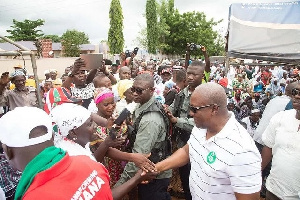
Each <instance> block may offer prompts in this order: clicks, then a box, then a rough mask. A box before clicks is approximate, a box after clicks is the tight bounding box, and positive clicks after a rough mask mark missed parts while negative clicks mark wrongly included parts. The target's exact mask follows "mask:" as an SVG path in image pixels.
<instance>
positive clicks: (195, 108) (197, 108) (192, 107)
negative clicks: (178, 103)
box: [189, 104, 217, 113]
mask: <svg viewBox="0 0 300 200" xmlns="http://www.w3.org/2000/svg"><path fill="white" fill-rule="evenodd" d="M211 106H217V104H208V105H206V106H199V107H194V106H191V105H189V109H190V111H192V112H193V113H196V112H197V111H198V110H201V109H203V108H208V107H211Z"/></svg>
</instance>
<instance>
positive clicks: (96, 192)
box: [22, 154, 113, 200]
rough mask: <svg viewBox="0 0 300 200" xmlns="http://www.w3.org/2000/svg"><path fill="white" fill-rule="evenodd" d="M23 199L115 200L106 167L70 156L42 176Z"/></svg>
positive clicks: (36, 177)
mask: <svg viewBox="0 0 300 200" xmlns="http://www.w3.org/2000/svg"><path fill="white" fill-rule="evenodd" d="M22 199H30V200H31V199H43V200H48V199H49V200H53V199H55V200H59V199H72V200H77V199H78V200H87V199H102V200H112V199H113V198H112V193H111V189H110V186H109V175H108V171H107V170H106V169H105V167H104V166H103V165H102V164H100V163H97V162H95V161H93V160H91V159H90V158H89V157H87V156H71V157H70V156H69V155H68V154H67V155H66V156H65V157H64V158H63V159H62V160H61V161H60V162H58V163H56V164H55V165H54V166H52V167H51V168H50V169H48V170H45V171H43V172H40V173H38V174H37V175H36V176H35V177H34V180H33V182H32V183H31V185H30V186H29V188H28V190H27V191H26V193H25V194H24V196H23V198H22Z"/></svg>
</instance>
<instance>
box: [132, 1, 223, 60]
mask: <svg viewBox="0 0 300 200" xmlns="http://www.w3.org/2000/svg"><path fill="white" fill-rule="evenodd" d="M146 20H147V28H146V32H145V31H144V30H143V29H142V31H140V36H139V37H138V38H137V40H138V42H139V43H140V44H145V43H146V44H147V48H148V51H149V52H150V53H156V51H157V50H159V51H160V52H161V53H163V54H177V55H181V54H185V50H186V44H187V43H195V44H201V45H204V46H205V47H206V49H207V51H208V53H209V55H223V54H224V52H225V49H224V46H225V45H224V44H225V40H224V39H223V38H222V37H221V35H220V34H219V33H218V32H217V31H215V30H214V29H213V28H214V27H215V26H216V25H218V24H219V23H220V22H221V21H214V19H209V20H208V19H207V18H206V15H205V13H203V12H196V11H193V12H186V13H182V14H181V13H179V11H178V9H174V0H160V3H157V2H156V1H155V0H147V3H146ZM191 54H192V55H194V56H199V55H202V53H201V51H200V50H196V51H193V52H191Z"/></svg>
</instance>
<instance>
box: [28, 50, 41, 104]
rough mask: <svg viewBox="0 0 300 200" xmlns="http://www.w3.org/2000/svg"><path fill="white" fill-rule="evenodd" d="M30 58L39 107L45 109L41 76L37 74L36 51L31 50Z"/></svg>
mask: <svg viewBox="0 0 300 200" xmlns="http://www.w3.org/2000/svg"><path fill="white" fill-rule="evenodd" d="M30 58H31V63H32V70H33V74H34V80H35V85H36V97H37V100H38V104H39V108H41V109H43V103H42V97H41V89H40V85H39V78H38V76H37V66H36V60H35V54H34V52H31V54H30Z"/></svg>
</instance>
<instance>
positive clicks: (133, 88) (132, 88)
mask: <svg viewBox="0 0 300 200" xmlns="http://www.w3.org/2000/svg"><path fill="white" fill-rule="evenodd" d="M150 88H151V87H149V88H146V89H142V88H136V87H131V88H130V90H131V92H132V93H134V92H136V93H137V94H139V95H141V94H142V93H143V91H145V90H149V89H150Z"/></svg>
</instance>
